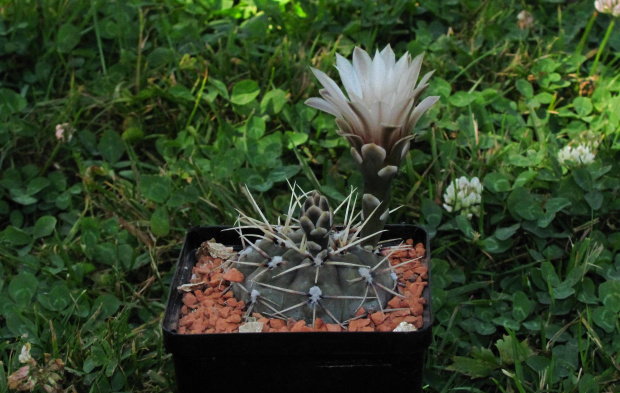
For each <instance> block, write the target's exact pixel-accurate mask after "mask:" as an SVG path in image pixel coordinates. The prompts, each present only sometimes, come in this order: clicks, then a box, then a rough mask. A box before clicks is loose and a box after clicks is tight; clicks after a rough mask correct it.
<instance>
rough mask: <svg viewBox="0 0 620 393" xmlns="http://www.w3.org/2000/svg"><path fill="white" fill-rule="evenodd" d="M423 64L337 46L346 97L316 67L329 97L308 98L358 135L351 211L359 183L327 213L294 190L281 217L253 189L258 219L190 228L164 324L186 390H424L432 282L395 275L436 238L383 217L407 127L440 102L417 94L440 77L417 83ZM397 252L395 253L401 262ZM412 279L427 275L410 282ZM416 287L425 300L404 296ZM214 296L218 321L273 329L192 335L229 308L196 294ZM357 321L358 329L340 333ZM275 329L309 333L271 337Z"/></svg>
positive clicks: (353, 138)
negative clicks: (358, 206)
mask: <svg viewBox="0 0 620 393" xmlns="http://www.w3.org/2000/svg"><path fill="white" fill-rule="evenodd" d="M421 64H422V55H420V56H418V57H416V58H414V59H413V60H412V59H411V57H410V56H409V54H405V55H404V56H403V57H402V58H401V59H400V60H398V61H396V59H395V55H394V52H393V51H392V49H391V48H390V46H387V47H386V48H385V49H384V50H383V51H381V52H378V51H377V53H376V55H375V56H374V59H371V57H370V56H369V55H368V54H367V53H366V52H365V51H363V50H361V49H359V48H355V50H354V51H353V62H352V63H350V62H349V61H348V60H346V59H345V58H343V57H342V56H340V55H337V68H338V71H339V73H340V77H341V80H342V82H343V85H344V88H345V90H346V92H347V95H348V98H347V96H345V95H344V93H343V92H342V91H341V90H340V89H339V88H338V86H337V85H336V83H335V82H334V81H333V80H331V79H330V78H329V77H328V76H327V75H326V74H325V73H323V72H321V71H319V70H315V69H313V70H312V71H313V72H314V74H315V76H316V77H317V78H318V80H319V81H320V82H321V84H322V85H323V87H324V89H322V90H321V91H320V95H321V97H322V98H310V99H309V100H308V101H306V103H307V104H308V105H310V106H312V107H314V108H317V109H320V110H322V111H325V112H327V113H330V114H332V115H334V116H335V117H336V123H337V125H338V128H339V131H338V133H339V134H340V135H341V136H343V137H344V138H346V140H347V141H348V142H349V144H350V145H351V154H352V155H353V158H354V160H355V162H356V163H357V165H358V166H359V169H360V171H361V173H362V176H363V179H364V186H363V190H362V194H361V200H362V210H361V212H359V213H358V214H356V213H355V201H356V198H355V196H354V195H355V193H354V192H352V193H351V194H350V195H349V197H348V198H347V199H346V200H345V201H344V202H343V203H342V204H341V205H340V206H338V207H337V208H336V209H334V210H332V208H331V207H330V205H329V203H328V201H327V199H326V198H325V197H324V196H322V195H320V194H319V193H318V192H316V191H312V192H309V193H305V192H301V193H299V194H297V192H296V189H295V186H293V187H292V196H291V202H290V204H289V210H288V214H287V215H286V217H285V219H284V222H283V223H281V222H280V221H278V224H271V223H269V222H268V221H267V219H266V218H265V217H264V216H263V214H262V213H261V212H260V208H259V206H258V205H257V204H256V202H255V201H254V199H251V200H252V202H253V204H254V207H255V209H256V210H257V212H258V213H259V215H260V219H255V218H252V217H250V216H249V215H246V214H243V213H240V216H239V220H238V222H237V223H236V225H235V226H233V227H201V228H195V229H193V230H190V231H189V232H188V234H187V236H186V239H185V243H184V246H183V249H182V252H181V256H180V258H179V263H178V267H177V271H176V274H175V277H174V279H173V282H172V289H171V292H170V297H169V300H168V306H167V308H166V313H165V316H164V321H163V332H164V344H165V346H166V348H167V349H168V351H169V352H171V353H172V354H173V358H174V363H175V369H176V373H177V380H178V381H177V383H178V386H179V389H180V390H181V391H190V390H195V389H204V388H206V387H207V386H208V387H209V388H213V389H218V388H220V387H223V388H226V387H229V388H230V387H235V390H237V389H239V390H240V389H246V388H255V389H260V390H262V389H270V390H276V391H284V390H290V389H291V386H290V381H291V380H292V379H295V378H296V379H297V381H298V382H299V384H300V386H302V390H304V391H305V390H316V389H326V390H328V391H331V390H336V389H340V388H342V389H345V388H346V389H347V390H350V389H355V388H359V389H364V391H366V390H369V389H374V388H377V389H381V390H385V391H387V389H392V388H394V389H396V388H401V389H402V388H403V387H404V386H407V389H408V390H413V391H420V390H421V377H422V375H421V374H422V369H423V361H424V354H425V352H426V349H427V348H428V345H429V344H430V325H431V324H432V318H431V313H430V296H429V290H428V287H427V286H426V282H424V283H422V282H420V277H418V278H417V282H415V283H405V282H403V277H402V274H401V273H402V268H403V267H405V268H406V267H411V266H413V264H414V263H417V264H418V265H419V263H420V261H421V260H424V262H425V263H426V264H427V262H428V257H429V244H428V235H427V234H426V232H425V231H424V230H423V229H422V228H420V227H417V226H413V225H400V226H389V225H388V226H386V225H385V223H386V220H387V218H388V215H389V212H390V208H389V203H390V199H391V182H392V179H393V178H394V177H395V175H396V174H397V173H398V170H399V167H400V165H401V162H402V160H403V158H404V157H405V155H406V154H407V152H408V150H409V144H410V141H411V140H412V139H413V135H411V131H412V130H413V128H414V126H415V124H416V122H417V120H418V119H419V118H420V116H421V115H422V114H423V113H424V112H425V111H426V110H427V109H428V108H430V107H431V106H432V105H433V104H434V103H435V102H436V101H437V99H438V97H428V98H426V99H424V100H421V96H422V94H423V93H424V91H425V90H426V88H427V87H428V84H427V82H428V79H429V78H430V76H431V75H432V72H429V73H427V74H426V75H425V76H424V77H422V79H421V80H420V81H419V82H418V77H419V72H420V68H421ZM341 208H344V209H345V214H344V216H345V219H344V222H343V223H342V225H340V226H335V225H334V219H333V217H334V212H335V211H338V210H340V209H341ZM297 211H299V214H298V215H297V216H296V212H297ZM212 238H214V240H213V241H211V242H209V241H208V240H210V239H212ZM390 239H391V240H392V242H391V243H390V242H387V243H386V240H388V241H389V240H390ZM394 239H402V241H401V240H396V241H394ZM408 239H409V240H410V242H409V245H408V244H406V243H405V242H404V241H405V240H408ZM380 241H381V243H380ZM411 244H420V246H419V247H417V248H414V247H412V246H411ZM403 252H404V256H403V255H402V254H403ZM416 253H417V254H416ZM395 254H398V255H399V256H400V257H401V258H400V259H399V260H397V261H396V262H394V260H393V258H391V257H393V256H394V255H395ZM424 258H426V259H424ZM424 268H425V269H427V266H425V267H424ZM397 272H398V273H399V274H400V277H399V274H397ZM218 280H219V281H218ZM410 281H413V280H410ZM222 283H225V285H221V284H222ZM413 284H419V285H417V286H415V288H416V289H412V288H413V286H412V287H411V288H410V287H409V286H408V285H413ZM207 287H208V288H207ZM214 287H218V288H219V289H218V290H215V289H214ZM405 287H406V289H407V291H406V292H405V289H404V288H405ZM177 288H179V291H177ZM418 289H419V292H420V293H421V292H422V291H424V298H425V300H424V301H420V302H418V303H419V304H418V303H416V304H410V303H407V297H408V296H409V295H410V294H411V292H415V291H417V290H418ZM218 291H219V292H218ZM404 293H406V294H407V295H405V294H404ZM418 295H419V294H418ZM208 296H213V299H210V300H208V301H209V302H210V303H208V304H210V306H209V310H214V309H215V310H217V304H223V305H226V306H227V307H228V308H229V309H228V310H227V311H226V319H225V320H224V322H222V321H223V319H222V318H219V319H218V322H217V324H218V325H219V328H220V331H228V332H237V331H257V332H260V331H263V332H265V331H268V332H272V333H260V334H225V333H202V334H186V333H196V331H195V330H194V331H192V330H191V329H187V328H186V326H188V325H189V324H194V323H195V324H203V325H207V324H208V323H211V322H205V321H207V320H209V321H211V320H212V317H213V318H216V316H214V315H212V314H213V313H220V315H219V316H221V314H222V312H221V311H208V310H207V309H205V310H202V309H197V308H196V307H195V304H196V302H197V301H198V300H199V299H198V298H206V297H208ZM218 302H219V303H218ZM423 303H426V307H425V308H424V309H423V308H422V304H423ZM231 304H232V305H233V306H231ZM399 305H400V308H399ZM403 305H404V308H403ZM231 307H232V308H233V310H232V311H230V308H231ZM414 307H417V308H419V310H420V311H419V312H416V314H419V315H411V317H410V318H409V317H407V318H409V319H407V318H406V317H403V318H401V319H402V323H401V324H399V326H398V329H396V330H405V331H407V332H403V333H393V332H392V330H394V329H393V326H390V325H389V324H388V325H385V324H383V325H382V321H384V320H386V319H387V317H386V314H389V313H390V312H393V315H395V314H397V313H398V312H404V313H405V314H406V313H410V311H409V308H411V309H413V308H414ZM197 310H199V311H198V312H197ZM422 310H423V311H422ZM207 311H208V312H209V314H208V315H207ZM192 314H200V319H199V320H198V318H197V317H196V315H193V316H192ZM203 314H204V315H203ZM371 315H372V318H371ZM266 316H269V317H270V318H271V320H268V319H267V318H266ZM375 316H376V318H375ZM362 318H366V319H367V320H368V321H370V320H371V319H372V321H371V322H367V324H368V323H370V324H371V325H372V326H375V325H376V328H375V329H370V328H369V327H368V326H366V328H363V327H362V326H361V325H362V324H361V322H360V319H362ZM356 322H359V323H356ZM235 323H236V325H235ZM266 324H269V329H267V325H266ZM284 325H288V326H287V327H286V328H285V327H284ZM354 325H355V326H356V327H358V328H359V329H357V330H358V332H356V333H349V332H346V330H347V329H348V330H353V329H352V327H353V326H354ZM235 326H237V327H238V328H235ZM278 326H281V329H283V330H280V331H301V332H303V333H300V334H281V333H277V332H275V331H276V330H277V329H276V327H278ZM386 326H387V327H388V328H387V329H386ZM201 327H203V326H201ZM297 327H300V328H298V329H297V330H295V328H297ZM302 327H303V329H302ZM381 327H382V328H381ZM326 330H327V331H329V330H334V331H339V332H340V333H332V332H329V333H324V331H326ZM370 330H376V331H370ZM206 331H214V328H211V330H209V329H207V330H206ZM240 373H242V374H243V375H244V377H241V378H240ZM205 379H206V381H205Z"/></svg>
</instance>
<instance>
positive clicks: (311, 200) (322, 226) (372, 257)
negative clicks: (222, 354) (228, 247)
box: [231, 191, 401, 325]
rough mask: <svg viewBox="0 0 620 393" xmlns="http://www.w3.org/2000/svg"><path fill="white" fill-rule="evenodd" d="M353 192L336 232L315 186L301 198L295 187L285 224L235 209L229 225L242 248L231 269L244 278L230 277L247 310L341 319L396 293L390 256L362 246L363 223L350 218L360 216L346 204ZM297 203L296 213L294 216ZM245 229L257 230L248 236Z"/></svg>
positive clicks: (376, 307)
mask: <svg viewBox="0 0 620 393" xmlns="http://www.w3.org/2000/svg"><path fill="white" fill-rule="evenodd" d="M352 195H353V194H351V195H349V197H348V198H347V200H345V202H346V204H347V214H346V218H345V220H347V221H348V223H345V225H344V226H343V228H342V229H340V230H334V228H333V212H332V210H331V208H330V206H329V203H328V201H327V199H326V198H325V197H324V196H321V195H320V194H319V193H318V192H316V191H314V192H311V193H309V195H307V198H306V199H305V201H304V202H303V204H302V203H300V199H301V197H303V195H302V196H300V197H297V196H296V195H295V194H294V193H293V196H292V198H291V203H290V205H289V214H288V216H287V217H286V220H285V223H284V225H271V224H269V223H268V222H267V221H266V220H264V221H259V220H255V219H252V218H250V217H248V216H246V215H243V214H241V216H240V220H239V225H238V226H236V227H235V229H236V230H237V232H238V233H239V235H240V236H241V238H242V239H243V242H244V243H245V245H246V248H245V249H244V250H243V251H241V252H240V253H238V254H237V257H236V259H235V260H233V261H231V267H233V268H236V269H237V270H239V271H240V272H241V273H242V274H243V275H244V279H243V281H242V282H238V283H233V291H234V293H235V296H236V297H237V298H238V299H241V300H244V301H245V303H246V304H247V305H248V313H250V312H260V313H262V314H265V315H271V316H275V317H279V318H285V319H287V318H293V319H296V320H302V319H303V320H305V321H306V322H307V323H314V321H315V320H316V318H321V319H323V321H325V322H328V323H337V324H340V325H343V324H344V323H345V322H346V321H347V320H349V319H351V318H353V317H354V316H355V313H356V312H357V310H358V309H359V308H360V307H363V308H364V309H365V310H366V311H380V310H383V309H384V307H385V306H386V303H387V302H388V300H389V299H390V298H391V297H392V296H394V295H396V296H401V295H399V294H398V293H397V292H396V291H394V289H395V286H396V280H395V278H396V275H395V274H394V273H393V271H392V268H391V267H390V265H389V262H388V257H384V256H381V255H379V254H378V253H375V252H374V251H373V250H372V249H371V248H368V247H367V248H363V247H362V245H361V243H362V242H363V241H364V240H366V239H364V238H363V237H360V235H361V233H362V232H361V230H362V229H363V225H364V224H358V225H357V226H356V225H353V224H352V223H353V222H354V221H355V220H356V219H357V217H359V214H358V215H354V214H353V213H354V212H353V210H349V207H350V206H352V204H351V198H352ZM252 202H253V203H254V205H255V208H258V207H257V206H256V204H255V202H254V201H253V199H252ZM296 206H299V207H300V214H299V219H298V220H293V217H292V214H293V211H294V210H295V207H296ZM342 206H344V203H343V204H342V205H341V207H342ZM261 216H262V214H261ZM294 221H297V222H294ZM242 224H247V225H245V226H242ZM248 228H255V230H258V231H259V233H254V234H250V233H248V231H247V229H248ZM371 236H375V234H371Z"/></svg>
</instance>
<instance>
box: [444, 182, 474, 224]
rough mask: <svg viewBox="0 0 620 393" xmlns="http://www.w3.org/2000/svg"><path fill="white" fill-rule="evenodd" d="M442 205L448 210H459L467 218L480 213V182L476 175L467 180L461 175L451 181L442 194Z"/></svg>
mask: <svg viewBox="0 0 620 393" xmlns="http://www.w3.org/2000/svg"><path fill="white" fill-rule="evenodd" d="M443 200H444V202H445V203H444V204H443V207H444V209H446V210H447V211H448V212H460V213H461V214H462V215H466V216H467V218H472V216H473V215H474V214H475V215H477V216H479V215H480V202H481V201H482V184H481V183H480V179H478V178H477V177H474V178H472V179H471V180H468V179H467V178H466V177H465V176H462V177H460V178H458V179H456V180H455V181H453V182H451V183H450V184H449V185H448V187H447V188H446V192H445V193H444V195H443Z"/></svg>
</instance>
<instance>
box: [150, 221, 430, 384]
mask: <svg viewBox="0 0 620 393" xmlns="http://www.w3.org/2000/svg"><path fill="white" fill-rule="evenodd" d="M225 228H228V227H223V226H210V227H198V228H193V229H191V230H189V231H188V232H187V234H186V236H185V241H184V243H183V248H182V250H181V255H180V256H179V260H178V264H177V268H176V272H175V274H174V278H173V280H172V283H171V286H170V295H169V297H168V304H167V306H166V310H165V314H164V319H163V323H162V328H163V335H164V346H165V348H166V350H167V351H168V352H169V353H171V354H172V358H173V361H174V368H175V373H176V379H177V387H178V390H179V392H183V393H185V392H207V391H209V392H211V391H212V392H221V391H230V392H236V391H248V392H252V391H254V392H262V391H268V392H291V391H295V392H306V391H308V392H310V391H312V392H336V391H337V392H359V393H361V392H381V393H388V392H401V391H406V392H421V391H422V375H423V372H424V363H425V358H426V352H427V350H428V347H429V345H430V342H431V326H432V324H433V318H432V313H431V298H430V269H429V285H427V286H426V288H425V289H424V292H423V296H424V298H425V299H426V305H425V310H424V325H423V327H422V328H421V329H419V330H417V331H415V332H338V333H334V332H298V333H215V334H179V333H177V327H178V322H179V316H180V314H181V307H182V305H183V304H182V299H181V298H182V295H181V293H179V291H177V289H176V288H177V287H178V286H180V285H182V284H186V283H188V282H189V278H190V276H191V274H192V267H193V266H194V265H195V264H196V257H195V252H196V249H197V248H198V247H199V246H200V244H202V243H203V242H204V241H207V240H210V239H212V238H215V239H216V241H217V242H219V243H223V244H225V245H227V246H233V247H235V248H236V249H238V250H239V249H241V244H240V241H239V237H238V235H237V233H236V232H235V231H224V232H222V229H225ZM386 229H387V230H388V232H384V234H383V238H384V239H395V238H400V239H403V240H406V239H413V241H414V244H417V243H422V244H424V246H425V248H426V261H427V262H428V261H430V244H429V238H428V233H427V232H426V230H424V229H423V228H422V227H419V226H415V225H405V224H402V225H387V226H386ZM246 389H247V390H246Z"/></svg>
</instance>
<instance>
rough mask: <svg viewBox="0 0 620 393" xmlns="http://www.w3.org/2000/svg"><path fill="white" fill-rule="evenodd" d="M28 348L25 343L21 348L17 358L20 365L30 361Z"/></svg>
mask: <svg viewBox="0 0 620 393" xmlns="http://www.w3.org/2000/svg"><path fill="white" fill-rule="evenodd" d="M30 348H31V346H30V343H26V344H24V345H23V346H22V351H21V353H20V354H19V357H18V359H19V362H20V363H28V362H29V361H30V359H32V356H30Z"/></svg>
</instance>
